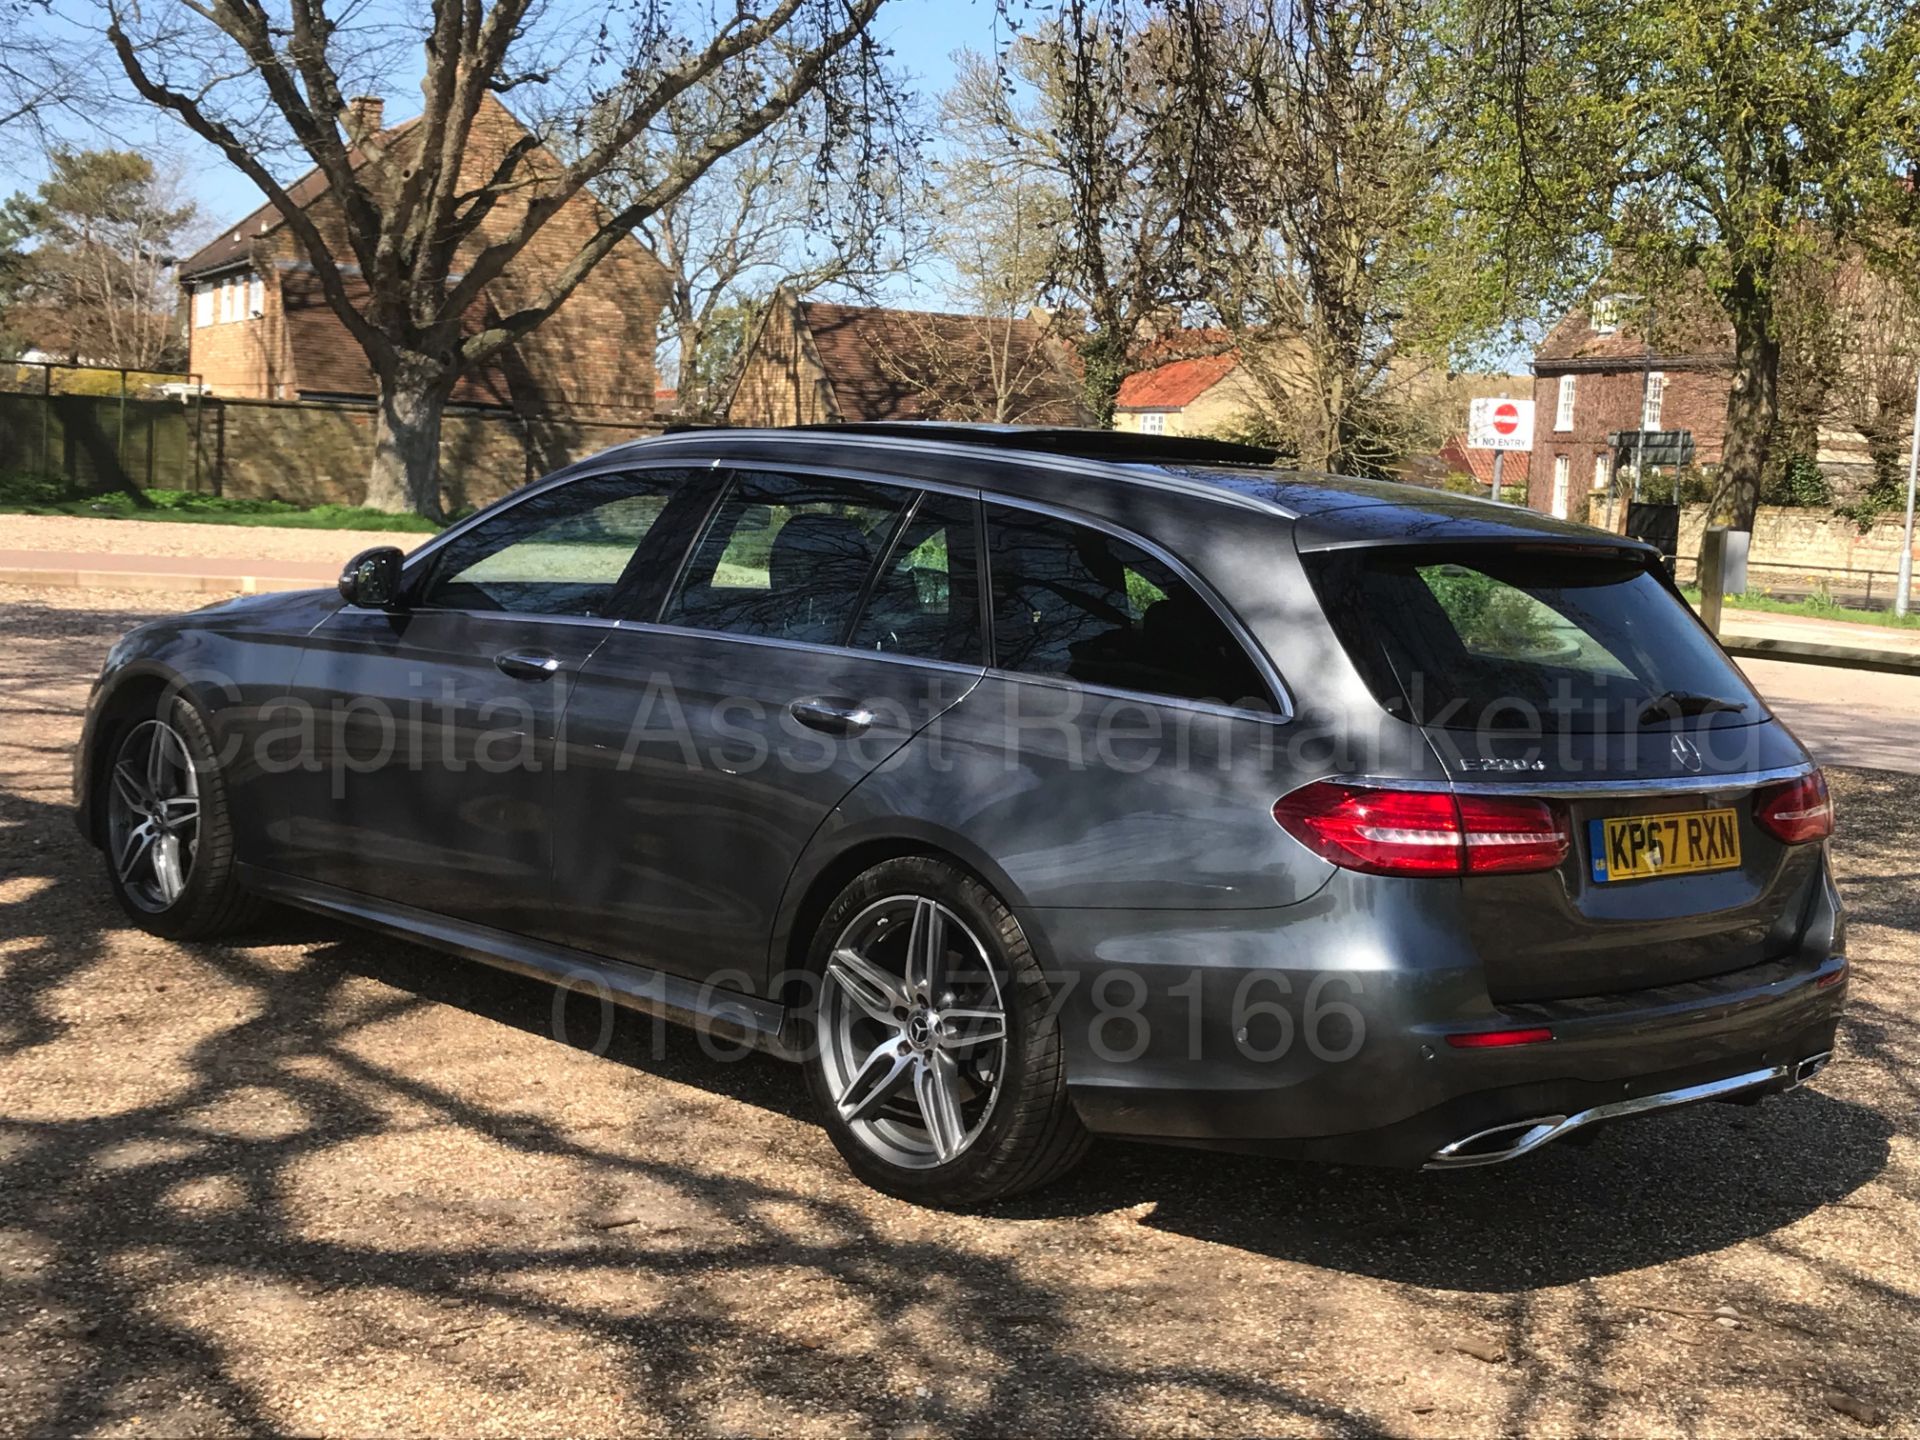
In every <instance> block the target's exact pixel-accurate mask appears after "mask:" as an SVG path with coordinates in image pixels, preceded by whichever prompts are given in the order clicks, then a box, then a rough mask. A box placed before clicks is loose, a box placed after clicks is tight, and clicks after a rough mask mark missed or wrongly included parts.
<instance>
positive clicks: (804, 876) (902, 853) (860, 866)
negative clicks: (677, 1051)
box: [769, 819, 1047, 1006]
mask: <svg viewBox="0 0 1920 1440" xmlns="http://www.w3.org/2000/svg"><path fill="white" fill-rule="evenodd" d="M907 857H915V858H924V859H929V860H939V861H942V862H944V863H946V864H948V865H951V866H953V867H954V868H955V869H956V870H960V871H962V872H964V873H965V874H967V875H969V876H971V877H972V878H973V879H974V880H976V881H978V882H979V883H980V884H981V885H984V886H985V887H986V888H987V889H989V890H991V891H992V892H993V893H994V894H995V895H997V896H999V897H1000V900H1001V902H1002V903H1003V904H1005V905H1006V907H1007V908H1008V909H1009V910H1011V911H1013V914H1014V918H1015V919H1017V920H1018V921H1019V922H1020V928H1021V929H1022V930H1023V931H1025V932H1026V936H1027V943H1028V945H1029V946H1030V947H1031V948H1032V949H1033V952H1034V954H1035V956H1036V958H1038V959H1040V961H1041V963H1042V965H1043V966H1044V965H1045V964H1046V961H1047V957H1046V952H1045V950H1044V949H1043V944H1044V942H1043V940H1042V938H1041V937H1040V936H1039V935H1038V933H1037V932H1036V928H1035V926H1034V925H1033V924H1032V923H1031V921H1030V920H1029V918H1028V914H1027V906H1026V901H1025V897H1024V896H1023V895H1021V893H1020V891H1019V889H1018V888H1017V887H1016V886H1015V885H1014V884H1013V882H1012V880H1011V879H1010V878H1009V877H1008V876H1007V874H1006V872H1005V871H1004V870H1002V869H1001V868H1000V867H999V866H998V865H997V864H995V863H994V862H993V860H992V859H991V857H989V856H988V855H987V854H986V853H985V852H984V851H982V850H981V849H980V848H979V847H978V846H976V845H973V844H971V843H970V842H968V841H967V839H966V838H965V837H964V836H961V835H957V834H955V833H953V832H952V831H949V830H945V829H942V828H940V827H937V826H930V825H925V824H914V823H903V822H901V821H899V820H897V819H896V820H895V821H894V822H893V823H892V824H891V825H884V824H881V825H875V826H871V827H859V828H858V829H856V828H853V827H849V828H847V829H846V830H843V831H840V832H838V833H836V834H834V835H833V836H832V837H831V838H830V839H829V838H822V837H816V839H815V841H814V843H813V845H812V846H811V847H809V849H808V850H807V852H806V853H805V854H804V855H802V857H801V859H800V863H799V864H798V865H796V866H795V867H794V872H793V874H792V876H791V877H789V879H788V881H787V891H786V895H785V896H784V897H783V899H782V902H781V909H780V914H779V917H778V919H777V920H776V922H775V929H774V934H773V937H772V941H771V945H770V947H769V960H770V962H771V964H770V967H769V978H770V981H771V983H770V985H769V998H771V999H773V1000H776V1001H778V1002H779V1003H780V1004H782V1005H787V1006H792V1005H795V1004H797V1003H800V1002H802V1001H804V999H805V998H806V996H807V994H808V993H809V992H808V987H807V985H806V981H805V979H804V972H805V970H806V968H807V948H808V946H809V945H810V944H811V943H812V941H813V933H814V931H815V929H816V928H817V927H818V926H819V924H820V920H821V917H822V916H824V915H825V914H826V913H827V909H828V907H829V906H831V905H832V904H833V901H834V898H835V897H836V896H837V895H839V893H840V892H841V891H842V890H844V889H846V887H847V886H848V885H850V884H852V883H853V881H854V879H855V878H856V877H858V876H859V875H861V874H862V873H863V872H865V871H867V870H870V869H872V868H873V867H874V866H875V865H878V864H881V863H883V862H884V861H887V860H898V859H903V858H907Z"/></svg>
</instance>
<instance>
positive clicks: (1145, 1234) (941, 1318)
mask: <svg viewBox="0 0 1920 1440" xmlns="http://www.w3.org/2000/svg"><path fill="white" fill-rule="evenodd" d="M170 608H171V603H170V601H169V599H168V597H165V596H153V595H128V594H116V593H111V592H100V591H84V590H67V591H49V592H45V593H28V592H22V591H18V590H13V591H5V592H0V626H4V629H5V633H6V636H7V642H8V643H7V646H6V648H5V650H4V652H0V678H3V679H4V684H0V776H3V777H4V780H3V789H0V805H3V806H4V810H3V811H0V986H3V987H4V993H3V994H0V1427H4V1428H5V1429H7V1430H9V1431H14V1432H33V1433H76V1432H99V1433H129V1434H131V1433H166V1434H183V1433H200V1434H227V1433H239V1432H259V1431H271V1430H280V1431H301V1432H313V1431H317V1430H327V1431H333V1432H353V1433H370V1432H392V1431H406V1432H408V1433H431V1434H449V1435H469V1434H515V1435H519V1434H546V1433H560V1432H566V1433H609V1432H612V1431H614V1430H621V1431H624V1432H637V1433H666V1432H684V1431H687V1430H690V1429H698V1430H701V1431H703V1432H709V1431H723V1432H730V1433H766V1432H769V1431H781V1432H790V1433H833V1434H842V1433H847V1432H849V1431H853V1432H861V1433H919V1434H930V1435H943V1434H981V1433H994V1432H1008V1431H1030V1430H1036V1429H1039V1430H1046V1431H1050V1432H1054V1433H1115V1432H1127V1433H1142V1434H1182V1433H1187V1434H1202V1433H1219V1432H1222V1431H1237V1432H1250V1431H1259V1432H1266V1433H1302V1434H1305V1433H1313V1434H1325V1433H1330V1432H1331V1433H1356V1434H1358V1433H1379V1432H1390V1433H1395V1434H1406V1435H1434V1436H1452V1435H1499V1434H1509V1433H1512V1432H1514V1431H1516V1430H1523V1429H1532V1430H1558V1431H1578V1432H1581V1433H1599V1434H1616V1435H1643V1434H1647V1433H1654V1432H1679V1431H1685V1432H1688V1433H1698V1434H1702V1435H1774V1434H1781V1433H1821V1434H1833V1435H1865V1434H1870V1433H1901V1432H1904V1431H1911V1430H1912V1429H1913V1428H1914V1427H1915V1425H1916V1424H1920V1380H1916V1378H1915V1376H1914V1374H1913V1371H1912V1367H1911V1365H1910V1363H1909V1361H1908V1358H1907V1357H1909V1356H1911V1355H1912V1354H1913V1353H1915V1351H1916V1350H1920V1257H1917V1256H1916V1245H1915V1239H1914V1237H1915V1235H1916V1234H1920V1163H1917V1162H1920V1148H1917V1142H1920V1103H1916V1102H1920V1085H1916V1081H1915V1078H1914V1077H1915V1074H1916V1067H1917V1066H1920V1043H1917V1042H1916V1041H1915V1039H1914V1037H1913V1029H1912V1025H1911V1020H1910V1017H1911V1016H1912V1015H1913V1014H1914V1013H1915V1011H1916V1009H1920V937H1917V936H1916V933H1915V920H1914V917H1915V916H1916V914H1920V881H1917V880H1916V877H1915V874H1914V869H1913V865H1912V858H1911V857H1912V856H1913V854H1914V853H1915V852H1916V850H1920V822H1917V821H1916V818H1915V817H1916V816H1920V781H1916V780H1914V779H1912V778H1910V777H1902V776H1896V775H1891V774H1884V773H1876V772H1871V771H1858V770H1838V771H1833V772H1831V774H1830V779H1831V781H1832V784H1833V790H1834V794H1835V798H1836V803H1837V805H1838V808H1839V812H1840V816H1841V824H1840V829H1839V832H1838V836H1837V839H1836V842H1835V846H1836V849H1835V870H1836V875H1837V878H1838V882H1839V886H1840V889H1841V891H1842V894H1843V896H1844V898H1845V900H1846V903H1847V906H1848V908H1849V911H1850V916H1851V933H1850V940H1849V953H1850V956H1851V958H1852V961H1853V965H1854V970H1855V978H1854V982H1853V995H1852V998H1851V1000H1850V1003H1849V1006H1848V1012H1847V1016H1846V1018H1845V1020H1844V1022H1843V1024H1842V1028H1841V1036H1840V1045H1839V1049H1840V1053H1841V1056H1842V1061H1843V1063H1841V1064H1838V1065H1836V1066H1835V1067H1834V1068H1833V1069H1831V1070H1829V1071H1827V1072H1826V1073H1824V1074H1822V1075H1820V1076H1818V1077H1817V1078H1816V1079H1814V1080H1813V1082H1812V1083H1811V1084H1810V1085H1808V1086H1807V1087H1806V1089H1805V1091H1804V1092H1803V1093H1802V1094H1800V1095H1799V1096H1798V1097H1796V1099H1795V1101H1794V1103H1792V1104H1782V1105H1765V1106H1761V1107H1759V1108H1757V1109H1753V1110H1747V1109H1733V1108H1728V1107H1720V1106H1711V1107H1701V1108H1695V1109H1690V1110H1687V1111H1684V1112H1680V1113H1677V1114H1675V1115H1673V1116H1671V1117H1667V1118H1665V1119H1663V1120H1660V1121H1639V1122H1631V1123H1626V1124H1622V1125H1621V1126H1619V1127H1617V1128H1615V1129H1612V1130H1609V1131H1604V1132H1602V1133H1600V1134H1599V1135H1598V1137H1597V1138H1596V1140H1595V1142H1594V1143H1593V1144H1592V1145H1591V1146H1590V1147H1587V1148H1584V1149H1574V1148H1568V1147H1562V1146H1555V1147H1549V1148H1548V1149H1547V1150H1545V1151H1543V1152H1541V1154H1539V1155H1538V1156H1535V1157H1533V1159H1532V1161H1531V1162H1530V1163H1529V1164H1527V1165H1525V1166H1513V1167H1504V1168H1495V1169H1492V1170H1483V1171H1470V1172H1465V1173H1461V1174H1456V1175H1432V1174H1427V1175H1422V1174H1418V1173H1409V1172H1398V1171H1381V1170H1373V1169H1355V1168H1328V1167H1324V1166H1305V1165H1300V1164H1295V1163H1290V1162H1284V1161H1276V1160H1270V1159H1258V1158H1247V1157H1240V1156H1231V1155H1226V1156H1197V1155H1186V1156H1183V1155H1179V1154H1173V1155H1169V1154H1168V1153H1167V1152H1165V1151H1161V1150H1158V1149H1149V1148H1145V1147H1132V1146H1125V1145H1118V1144H1112V1145H1105V1146H1099V1147H1096V1148H1095V1150H1094V1151H1093V1152H1092V1154H1091V1155H1090V1156H1089V1157H1088V1159H1087V1161H1086V1162H1085V1163H1084V1164H1083V1165H1082V1167H1081V1168H1080V1169H1079V1170H1077V1171H1076V1172H1075V1173H1074V1174H1073V1175H1072V1176H1071V1177H1069V1178H1068V1179H1067V1180H1066V1181H1064V1182H1063V1183H1062V1184H1061V1185H1059V1186H1056V1187H1055V1188H1053V1189H1051V1190H1049V1191H1046V1192H1044V1193H1043V1194H1041V1195H1038V1196H1035V1197H1032V1198H1030V1199H1027V1200H1023V1201H1017V1202H1014V1203H1012V1204H1011V1205H1009V1206H1008V1207H1005V1208H1004V1209H1002V1210H1000V1211H998V1212H996V1213H994V1214H992V1215H988V1216H954V1215H950V1214H944V1213H938V1212H932V1211H928V1210H924V1209H921V1208H919V1207H916V1206H912V1205H908V1204H904V1203H901V1202H899V1201H895V1200H892V1199H889V1198H887V1197H885V1196H883V1195H880V1194H878V1193H877V1192H875V1191H872V1190H870V1189H868V1188H867V1187H865V1186H863V1185H861V1184H859V1183H857V1182H855V1181H854V1180H853V1179H852V1178H851V1177H850V1176H849V1175H848V1174H847V1173H846V1171H845V1170H844V1168H843V1167H842V1165H841V1163H840V1160H839V1157H838V1156H837V1155H836V1154H835V1152H834V1151H833V1149H832V1147H831V1146H830V1145H829V1144H828V1142H827V1140H826V1138H825V1136H824V1134H823V1133H822V1132H821V1131H820V1130H819V1129H818V1128H817V1127H816V1126H815V1124H814V1123H813V1121H812V1119H811V1118H810V1113H809V1111H808V1108H807V1107H806V1105H805V1102H804V1098H803V1097H802V1096H801V1095H800V1094H799V1093H798V1088H797V1087H796V1085H795V1084H794V1081H793V1072H792V1070H791V1069H790V1067H788V1066H786V1065H784V1064H782V1063H779V1062H776V1061H773V1060H771V1059H766V1058H762V1057H748V1058H744V1059H743V1058H738V1057H737V1056H734V1055H732V1054H730V1053H728V1052H724V1051H720V1050H714V1051H712V1052H711V1053H710V1051H709V1048H708V1047H703V1046H702V1045H701V1044H700V1043H699V1041H698V1040H697V1039H696V1038H695V1037H693V1036H691V1035H688V1034H686V1033H685V1032H681V1031H678V1030H675V1029H671V1028H663V1027H655V1026H654V1025H652V1024H651V1023H650V1022H647V1021H645V1020H643V1019H641V1018H639V1017H622V1018H619V1019H618V1022H617V1023H615V1024H613V1025H612V1026H611V1027H609V1028H606V1029H603V1028H602V1023H601V1022H602V1018H603V1014H602V1011H601V1008H600V1007H599V1006H598V1005H596V1004H594V1003H592V1001H591V998H590V997H586V996H579V995H576V996H573V997H571V998H568V999H566V1000H565V1001H563V1002H562V1003H560V1004H556V1003H555V996H554V992H553V991H552V990H551V989H550V988H549V987H547V986H544V985H540V984H535V983H532V982H529V981H526V980H523V979H520V978H518V977H515V976H511V975H506V974H502V973H499V972H496V971H492V970H486V969H482V968H479V967H475V966H471V965H467V964H464V963H462V962H458V961H453V960H449V959H447V958H446V957H444V956H442V955H439V954H437V953H435V952H432V951H428V950H423V949H419V948H416V947H414V946H411V945H407V944H403V943H398V942H395V941H392V940H387V939H383V938H381V937H378V936H373V935H369V934H367V933H366V932H364V931H361V930H358V929H353V928H348V927H344V926H340V925H335V924H330V923H326V922H322V921H319V920H312V919H304V918H300V917H297V916H293V915H286V916H282V917H279V918H277V919H275V920H274V921H272V922H271V923H269V924H268V926H267V927H266V928H264V929H262V930H260V931H257V932H255V933H253V934H251V935H246V936H242V937H238V938H236V939H235V940H234V941H232V942H230V943H226V944H222V945H217V946H185V945H178V944H174V943H171V942H167V941H164V940H159V939H156V938H153V937H150V936H147V935H145V934H144V933H142V932H140V931H138V930H137V929H135V928H133V927H131V926H129V925H128V924H127V923H126V920H125V918H124V916H123V915H122V914H121V912H120V911H119V909H118V908H117V907H116V906H115V905H114V904H113V902H112V900H111V899H110V898H109V896H108V894H107V891H106V888H105V886H104V884H103V883H102V881H101V879H100V877H99V874H98V869H97V866H98V858H97V857H96V856H95V855H93V854H92V852H91V851H89V850H88V849H87V848H86V847H85V845H84V843H83V842H82V841H81V840H80V838H79V837H78V835H77V834H75V833H74V831H73V828H72V824H71V820H70V812H69V809H68V803H67V785H68V774H69V763H70V753H71V747H72V745H73V743H74V742H75V741H76V740H77V738H78V734H79V724H80V716H81V712H82V709H83V707H84V703H85V699H86V687H87V678H88V677H90V676H91V675H92V674H93V673H94V672H95V671H96V670H97V669H98V667H99V664H100V661H101V659H102V657H103V656H104V655H105V653H106V650H107V647H108V646H109V645H110V644H111V643H112V641H113V640H114V639H116V638H117V637H118V636H119V635H121V634H122V633H124V632H125V631H126V630H127V629H128V628H130V627H131V626H132V625H134V624H136V623H138V622H139V621H140V620H142V619H145V618H148V617H150V616H153V615H157V614H160V613H164V612H165V611H166V610H168V609H170ZM1650 1177H1652V1178H1650Z"/></svg>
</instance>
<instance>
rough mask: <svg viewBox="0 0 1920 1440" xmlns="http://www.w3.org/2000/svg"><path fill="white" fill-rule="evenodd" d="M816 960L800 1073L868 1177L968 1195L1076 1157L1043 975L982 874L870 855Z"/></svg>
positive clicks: (895, 1188) (957, 1201)
mask: <svg viewBox="0 0 1920 1440" xmlns="http://www.w3.org/2000/svg"><path fill="white" fill-rule="evenodd" d="M812 959H813V966H814V973H815V974H816V976H817V977H818V980H819V990H818V996H817V1001H816V1003H815V1005H814V1008H813V1021H814V1026H813V1044H812V1045H811V1046H810V1048H809V1053H808V1057H807V1074H808V1082H809V1085H810V1086H811V1088H812V1090H813V1093H814V1098H815V1101H816V1103H817V1104H818V1105H819V1107H820V1109H821V1111H822V1116H823V1120H824V1122H825V1124H826V1127H827V1131H828V1133H829V1134H830V1135H831V1136H832V1137H833V1140H834V1143H835V1145H837V1146H838V1147H839V1149H840V1152H841V1154H842V1155H844V1156H845V1157H846V1159H847V1162H848V1164H849V1165H850V1166H851V1167H852V1168H853V1170H854V1171H855V1172H856V1173H858V1174H859V1175H860V1176H861V1177H862V1178H863V1179H865V1180H867V1181H868V1182H869V1183H870V1184H873V1185H876V1186H878V1187H879V1188H881V1189H883V1190H887V1191H889V1192H890V1193H892V1194H896V1195H901V1196H905V1197H907V1198H909V1199H914V1200H918V1201H921V1202H923V1203H929V1204H948V1205H977V1204H982V1203H985V1202H988V1201H991V1200H996V1199H999V1198H1001V1197H1002V1196H1005V1195H1011V1194H1014V1193H1015V1192H1017V1191H1020V1190H1024V1189H1027V1188H1029V1187H1030V1186H1033V1185H1038V1184H1041V1183H1043V1182H1044V1181H1046V1180H1049V1179H1051V1178H1053V1176H1055V1175H1057V1174H1059V1173H1061V1172H1062V1171H1064V1170H1065V1169H1066V1168H1068V1167H1069V1166H1070V1165H1072V1164H1073V1162H1074V1161H1076V1160H1077V1159H1078V1158H1079V1156H1080V1154H1081V1153H1082V1151H1083V1150H1084V1149H1085V1145H1086V1137H1085V1132H1084V1131H1083V1130H1082V1129H1081V1127H1080V1123H1079V1120H1078V1117H1077V1116H1075V1114H1074V1113H1073V1109H1072V1107H1071V1105H1070V1104H1069V1103H1068V1100H1067V1096H1066V1086H1065V1074H1064V1067H1063V1065H1062V1062H1061V1054H1060V1048H1061V1047H1060V1036H1059V1032H1058V1029H1057V1027H1056V1025H1055V1023H1054V1020H1053V1018H1052V1016H1051V1015H1050V1014H1049V1013H1048V1005H1047V997H1048V989H1047V985H1046V980H1045V978H1044V976H1043V975H1042V974H1041V972H1040V967H1039V966H1038V964H1036V963H1035V961H1034V958H1033V955H1032V953H1031V951H1030V950H1029V949H1028V946H1027V941H1026V936H1025V934H1024V932H1023V931H1022V930H1021V928H1020V925H1019V922H1018V921H1016V920H1015V919H1014V917H1013V915H1012V914H1011V912H1009V911H1008V909H1007V907H1006V906H1005V905H1004V904H1002V903H1001V901H1000V900H999V899H998V897H996V896H995V895H994V894H993V893H992V892H991V891H989V890H988V889H986V888H985V887H984V886H983V885H981V884H980V883H979V881H977V880H976V879H974V878H973V877H972V876H970V875H967V874H965V873H964V872H962V871H959V870H957V869H955V868H954V867H952V866H950V865H948V864H946V863H945V862H943V861H939V860H935V859H932V858H922V857H906V858H902V859H898V860H889V861H885V862H883V863H882V864H880V865H876V866H875V867H874V868H872V869H871V870H868V871H867V872H866V873H865V874H863V875H861V876H860V877H859V878H858V879H856V880H855V881H854V882H853V883H852V884H851V885H849V886H848V887H847V888H846V889H845V890H844V891H843V892H842V893H841V895H840V897H839V898H838V899H837V900H836V901H834V903H833V904H832V906H831V907H829V909H828V911H827V913H826V915H825V917H824V918H823V919H822V921H821V922H820V925H819V927H818V930H817V932H816V934H815V937H814V948H813V956H812Z"/></svg>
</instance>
